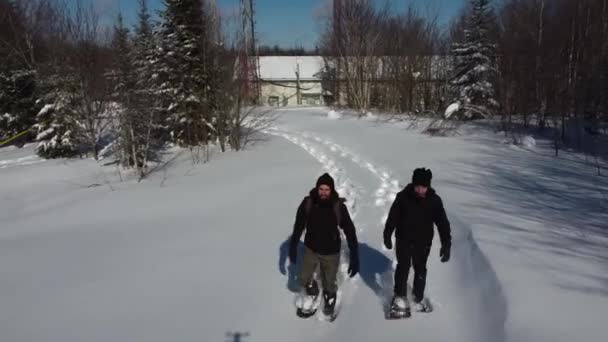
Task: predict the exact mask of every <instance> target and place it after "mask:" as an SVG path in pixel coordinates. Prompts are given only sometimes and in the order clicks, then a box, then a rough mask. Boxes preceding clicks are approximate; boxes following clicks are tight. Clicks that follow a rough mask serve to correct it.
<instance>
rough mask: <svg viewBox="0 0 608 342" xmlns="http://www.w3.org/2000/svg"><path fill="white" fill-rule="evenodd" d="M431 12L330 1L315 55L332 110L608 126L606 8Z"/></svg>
mask: <svg viewBox="0 0 608 342" xmlns="http://www.w3.org/2000/svg"><path fill="white" fill-rule="evenodd" d="M437 18H438V15H437V12H436V11H435V12H433V11H427V12H424V13H423V11H420V10H418V9H416V8H414V7H413V6H410V7H409V8H407V9H406V10H405V11H402V12H397V11H394V10H392V9H391V8H390V7H389V6H388V5H387V6H385V7H379V6H378V5H377V2H374V1H371V0H334V1H333V4H332V11H331V13H330V14H329V15H328V16H327V18H326V19H325V28H324V32H323V34H322V36H321V42H320V50H321V53H322V55H323V56H324V60H325V65H326V67H325V81H326V82H327V84H328V88H330V89H331V90H332V93H333V95H334V101H336V104H337V105H345V106H348V107H350V108H353V109H356V110H360V111H362V112H364V111H367V110H369V109H372V108H375V109H378V110H381V111H391V112H396V113H409V114H416V113H418V114H429V113H440V114H441V113H443V111H444V110H445V109H446V107H447V106H448V105H450V104H451V103H458V104H459V110H458V112H457V113H456V114H454V115H453V117H452V118H454V119H459V120H471V119H478V118H484V117H496V116H497V115H498V116H499V117H501V119H502V122H503V123H504V126H505V127H507V126H509V125H512V124H514V123H515V122H517V123H521V124H523V125H524V126H529V125H531V124H534V125H538V126H539V127H541V128H543V127H546V126H548V125H552V126H553V127H556V128H557V130H558V131H560V130H561V132H560V133H559V134H560V135H561V136H562V137H564V136H565V134H566V132H565V126H566V125H565V122H566V121H567V120H568V119H571V118H574V119H585V120H587V121H590V122H600V121H603V122H606V121H608V90H607V89H608V1H607V0H585V1H574V0H550V1H549V0H501V1H499V0H496V1H490V0H469V2H468V3H467V4H466V6H465V8H463V10H462V13H461V14H460V15H459V16H457V17H456V18H455V19H454V20H453V21H452V23H451V24H450V25H449V27H448V28H447V29H443V28H442V27H441V26H440V25H439V23H438V20H437Z"/></svg>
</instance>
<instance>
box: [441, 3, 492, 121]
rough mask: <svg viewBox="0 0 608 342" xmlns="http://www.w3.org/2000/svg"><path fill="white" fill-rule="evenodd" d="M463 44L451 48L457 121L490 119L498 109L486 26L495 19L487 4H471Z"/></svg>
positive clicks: (488, 27)
mask: <svg viewBox="0 0 608 342" xmlns="http://www.w3.org/2000/svg"><path fill="white" fill-rule="evenodd" d="M471 10H472V13H471V14H470V16H469V18H468V19H467V23H466V28H465V32H464V33H465V34H464V36H465V37H464V41H463V42H462V43H455V44H454V45H453V47H452V55H453V59H454V75H453V79H452V82H451V84H452V87H453V90H454V92H455V94H456V97H457V99H458V101H459V102H460V111H459V113H458V115H459V118H460V119H475V118H480V117H487V116H490V115H492V114H493V113H494V112H495V110H496V109H497V108H498V102H497V101H496V99H495V91H494V84H493V82H494V80H495V76H496V74H497V66H496V60H495V55H496V53H495V50H496V46H495V44H493V43H492V42H491V41H490V38H489V30H490V25H491V24H492V23H493V21H494V20H496V19H495V16H494V13H493V10H492V8H491V4H490V0H471Z"/></svg>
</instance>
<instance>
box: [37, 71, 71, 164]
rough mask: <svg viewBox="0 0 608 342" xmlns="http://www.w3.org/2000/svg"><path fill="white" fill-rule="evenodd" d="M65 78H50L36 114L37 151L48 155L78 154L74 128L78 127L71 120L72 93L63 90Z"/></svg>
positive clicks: (58, 156) (55, 156)
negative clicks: (47, 91)
mask: <svg viewBox="0 0 608 342" xmlns="http://www.w3.org/2000/svg"><path fill="white" fill-rule="evenodd" d="M66 84H67V81H66V80H60V79H59V78H52V79H50V80H49V84H48V87H49V89H54V90H52V91H49V93H47V94H46V96H45V97H44V98H43V99H41V101H40V102H41V103H45V105H44V106H43V107H42V109H41V110H40V111H39V112H38V115H37V116H36V121H38V123H37V124H36V125H34V128H35V129H36V130H37V133H38V135H37V136H36V141H38V142H39V143H38V147H37V148H36V153H38V155H39V156H41V157H43V158H47V159H51V158H62V157H73V156H75V155H76V154H77V144H76V142H75V137H74V132H75V129H77V127H76V126H75V125H73V124H72V121H71V119H72V118H73V116H74V112H73V106H74V101H73V97H72V96H71V95H70V92H69V91H68V90H64V88H63V87H65V86H66Z"/></svg>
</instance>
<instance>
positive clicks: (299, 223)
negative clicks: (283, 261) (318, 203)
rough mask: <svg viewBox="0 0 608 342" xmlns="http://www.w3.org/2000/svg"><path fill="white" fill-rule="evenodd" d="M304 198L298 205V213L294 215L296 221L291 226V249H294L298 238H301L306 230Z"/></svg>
mask: <svg viewBox="0 0 608 342" xmlns="http://www.w3.org/2000/svg"><path fill="white" fill-rule="evenodd" d="M306 200H307V199H306V198H305V199H304V200H303V201H302V203H300V206H299V207H298V211H297V213H296V221H295V223H294V224H293V233H292V234H291V241H290V245H291V248H294V247H296V246H297V245H298V242H299V241H300V238H301V237H302V233H303V232H304V229H305V228H306Z"/></svg>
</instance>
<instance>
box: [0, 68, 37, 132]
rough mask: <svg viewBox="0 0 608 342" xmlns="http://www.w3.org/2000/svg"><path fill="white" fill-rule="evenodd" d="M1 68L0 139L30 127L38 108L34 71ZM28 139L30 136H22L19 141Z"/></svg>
mask: <svg viewBox="0 0 608 342" xmlns="http://www.w3.org/2000/svg"><path fill="white" fill-rule="evenodd" d="M5 66H6V65H5ZM13 67H16V66H15V65H13ZM2 69H3V70H0V141H4V140H6V139H8V138H10V137H13V136H15V135H16V134H18V133H20V132H22V131H25V130H27V129H28V128H30V127H31V126H32V125H33V124H34V123H35V122H36V113H37V110H39V109H40V106H39V104H38V102H37V101H36V100H37V89H36V85H37V84H36V83H37V76H36V72H35V71H34V70H29V69H27V68H14V69H13V68H2ZM29 139H31V137H28V136H23V137H22V138H20V139H19V141H27V140H29Z"/></svg>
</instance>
